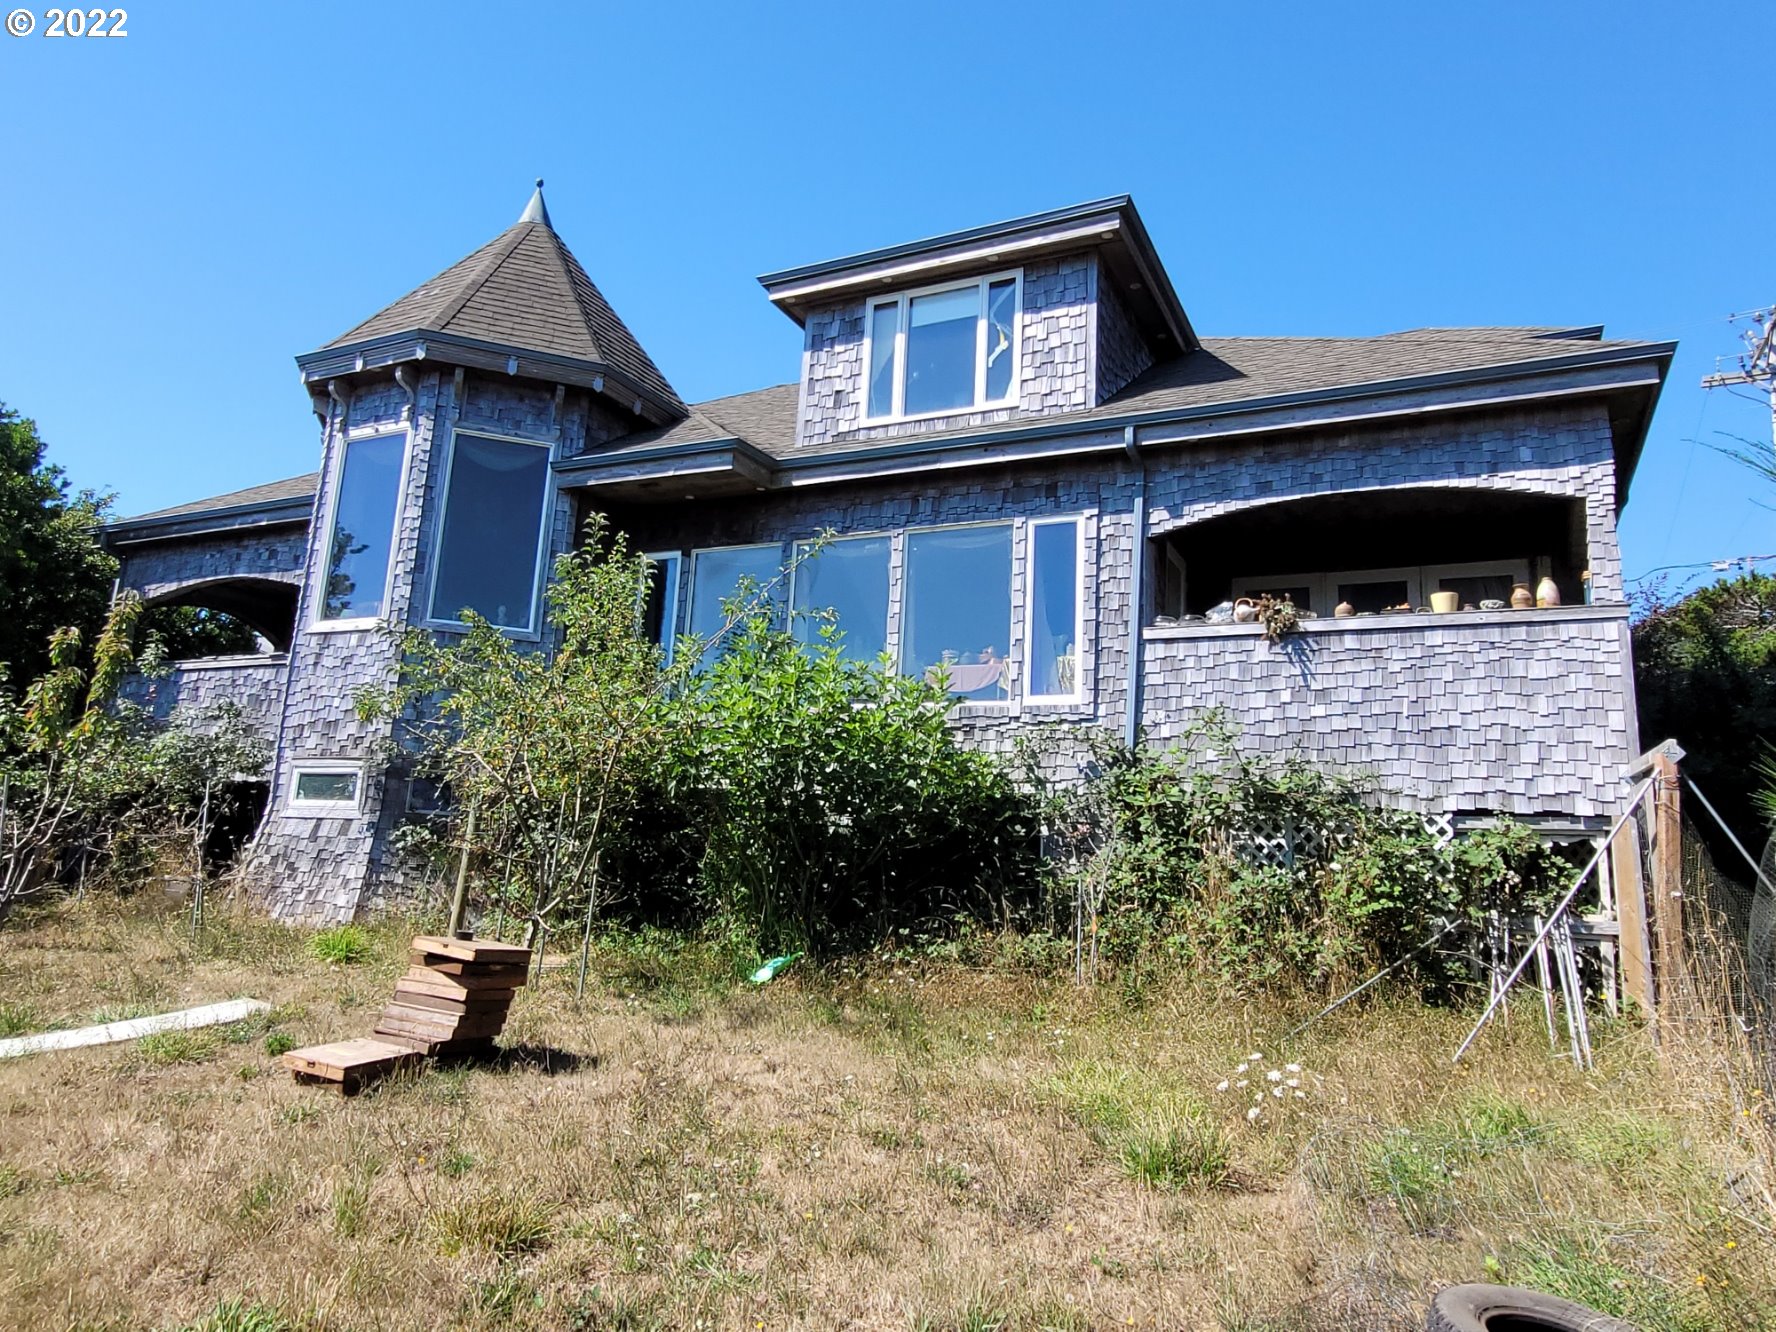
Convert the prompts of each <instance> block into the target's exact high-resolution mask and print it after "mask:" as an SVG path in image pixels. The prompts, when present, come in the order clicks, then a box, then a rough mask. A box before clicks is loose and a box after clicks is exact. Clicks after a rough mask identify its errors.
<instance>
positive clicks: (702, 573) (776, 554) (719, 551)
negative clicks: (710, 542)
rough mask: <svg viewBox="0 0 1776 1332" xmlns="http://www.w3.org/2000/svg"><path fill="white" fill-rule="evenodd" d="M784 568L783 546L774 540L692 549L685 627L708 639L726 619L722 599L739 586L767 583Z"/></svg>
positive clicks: (703, 638)
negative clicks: (755, 543) (689, 590)
mask: <svg viewBox="0 0 1776 1332" xmlns="http://www.w3.org/2000/svg"><path fill="white" fill-rule="evenodd" d="M782 572H783V547H782V545H781V544H779V543H778V542H775V541H771V542H763V543H760V544H758V545H752V546H710V547H707V548H705V549H703V550H693V551H692V552H691V604H690V605H689V607H687V608H686V611H685V625H686V629H685V631H686V632H687V633H690V634H694V635H695V636H696V637H697V638H699V639H702V640H704V641H707V640H709V639H712V638H714V637H715V635H717V634H718V633H720V632H721V630H722V627H723V625H724V624H725V623H726V620H727V611H726V610H725V608H724V605H723V603H725V602H728V601H730V600H732V599H733V598H734V596H735V595H737V594H738V593H739V592H740V590H741V588H742V586H743V585H746V584H751V585H753V586H755V587H758V588H763V587H766V586H768V585H769V584H770V583H771V582H772V581H773V580H774V579H775V578H776V577H777V576H778V575H779V574H781V573H782Z"/></svg>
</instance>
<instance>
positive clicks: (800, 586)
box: [790, 536, 889, 661]
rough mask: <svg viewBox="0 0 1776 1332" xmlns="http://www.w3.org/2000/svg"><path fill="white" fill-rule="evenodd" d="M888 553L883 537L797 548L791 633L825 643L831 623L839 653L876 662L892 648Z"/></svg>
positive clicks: (848, 539)
mask: <svg viewBox="0 0 1776 1332" xmlns="http://www.w3.org/2000/svg"><path fill="white" fill-rule="evenodd" d="M888 550H889V539H888V538H887V537H885V536H862V537H844V538H841V539H839V540H836V541H829V542H827V544H826V545H824V546H821V547H820V548H819V549H815V548H814V547H813V546H812V545H811V544H810V543H807V542H798V543H797V545H796V565H795V571H794V573H793V574H792V575H791V578H792V582H793V587H792V589H791V593H790V609H791V621H790V629H791V632H793V633H794V634H795V636H796V638H797V639H798V640H799V641H801V642H804V643H819V642H822V641H824V640H823V637H822V631H823V630H824V629H825V627H826V626H827V625H828V624H829V623H830V624H831V625H832V626H833V627H834V628H835V629H836V630H837V632H838V634H839V635H840V637H839V638H838V640H837V642H838V648H839V655H841V656H843V657H845V658H847V659H849V660H851V661H874V660H875V659H876V658H877V657H879V656H881V655H882V653H883V652H884V651H885V650H886V649H887V647H888Z"/></svg>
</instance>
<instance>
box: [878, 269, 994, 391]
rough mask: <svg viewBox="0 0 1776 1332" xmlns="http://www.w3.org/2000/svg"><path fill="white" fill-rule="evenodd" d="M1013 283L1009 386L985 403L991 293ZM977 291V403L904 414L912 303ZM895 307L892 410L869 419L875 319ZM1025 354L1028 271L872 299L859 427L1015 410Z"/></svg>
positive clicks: (950, 282) (975, 341) (975, 375)
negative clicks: (999, 284) (948, 293)
mask: <svg viewBox="0 0 1776 1332" xmlns="http://www.w3.org/2000/svg"><path fill="white" fill-rule="evenodd" d="M1005 281H1010V282H1011V283H1012V284H1013V287H1012V309H1011V348H1010V355H1011V387H1010V389H1009V390H1008V391H1007V393H1006V396H1005V397H1003V398H995V399H991V400H987V399H985V397H984V395H985V393H986V390H987V352H986V341H987V323H988V319H987V293H988V291H989V290H990V289H991V287H992V286H993V284H994V283H996V282H1005ZM969 287H974V288H975V289H976V291H977V293H978V294H979V296H980V309H979V311H978V312H977V313H976V315H975V323H974V402H973V403H972V404H970V405H969V406H966V407H943V408H940V409H938V410H937V411H934V412H908V411H907V410H906V350H907V333H908V327H907V320H908V318H909V317H910V313H911V310H912V303H913V300H914V299H915V298H917V297H920V296H937V295H940V294H942V293H943V292H946V291H964V290H966V289H967V288H969ZM884 305H893V306H896V307H897V308H898V313H897V315H896V317H895V324H894V353H893V360H892V370H891V372H890V375H891V384H892V388H891V392H890V395H889V400H890V407H889V413H888V415H886V416H871V415H870V414H869V410H870V364H871V360H872V357H873V356H874V345H875V315H876V310H877V308H878V307H880V306H884ZM1023 351H1024V270H1023V268H1022V267H1018V268H1008V269H1004V270H1002V271H1000V272H995V273H987V274H984V275H982V276H980V277H976V278H958V279H954V280H952V281H949V282H936V283H932V284H930V285H928V286H923V287H908V288H905V289H904V290H901V291H896V292H891V293H888V294H886V295H882V296H871V297H870V298H869V299H868V300H866V301H865V302H864V306H863V366H862V370H863V392H862V393H861V394H860V395H859V401H860V402H861V403H862V406H863V416H862V418H861V424H862V425H864V426H881V425H897V424H900V423H903V422H909V421H930V420H935V419H937V418H939V417H944V416H963V415H966V414H968V413H970V412H989V411H998V410H1000V409H1002V408H1006V407H1013V408H1015V407H1017V406H1018V405H1019V404H1020V401H1021V399H1022V395H1023V376H1022V374H1020V373H1019V370H1020V367H1021V366H1022V364H1023Z"/></svg>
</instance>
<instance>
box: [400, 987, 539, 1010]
mask: <svg viewBox="0 0 1776 1332" xmlns="http://www.w3.org/2000/svg"><path fill="white" fill-rule="evenodd" d="M395 1002H396V1003H398V1004H406V1005H408V1006H409V1007H411V1008H430V1009H433V1010H434V1011H436V1012H439V1013H501V1014H503V1013H507V1012H509V1011H510V1010H511V1007H512V992H511V991H510V990H470V991H468V992H467V993H466V995H465V996H463V997H460V998H459V997H457V996H454V995H448V996H447V995H441V994H433V993H432V992H431V991H430V990H422V989H419V988H418V987H416V986H413V985H409V984H408V983H407V982H406V981H398V982H396V984H395Z"/></svg>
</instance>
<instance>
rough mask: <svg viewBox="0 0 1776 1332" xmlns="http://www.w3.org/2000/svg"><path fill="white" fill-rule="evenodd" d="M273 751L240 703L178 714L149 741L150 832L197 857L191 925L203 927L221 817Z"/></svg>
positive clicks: (193, 868) (193, 866) (193, 867)
mask: <svg viewBox="0 0 1776 1332" xmlns="http://www.w3.org/2000/svg"><path fill="white" fill-rule="evenodd" d="M270 757H271V747H270V745H269V744H268V743H267V742H266V739H265V737H264V736H263V735H261V734H260V733H259V731H258V729H257V728H256V727H255V726H253V724H252V723H251V722H250V721H249V720H248V719H247V717H246V715H245V714H244V713H243V712H242V711H241V709H240V706H239V704H236V703H233V702H224V703H217V704H214V705H212V706H210V707H207V708H203V709H200V710H198V711H195V712H186V711H185V710H183V709H180V710H179V711H177V712H175V713H174V714H173V716H172V719H171V724H170V725H168V726H167V727H166V728H165V729H164V730H162V731H160V732H159V733H158V734H156V735H155V736H154V737H153V739H152V740H150V741H149V742H148V746H147V753H146V755H145V762H146V767H147V771H148V773H149V775H150V777H151V779H152V781H153V790H152V792H151V793H150V795H149V799H148V800H147V801H146V803H145V806H144V812H145V813H146V814H147V816H148V817H149V819H151V820H152V825H153V826H152V827H151V828H150V829H149V831H151V832H153V833H157V834H159V835H161V836H166V837H171V838H172V839H173V840H175V841H176V842H177V843H178V844H179V845H180V846H181V847H183V848H185V849H186V850H187V851H188V853H189V855H190V857H191V872H192V879H193V884H194V888H193V891H192V894H191V925H192V928H193V929H194V930H195V929H197V928H199V927H201V926H202V924H203V917H204V890H205V886H206V876H205V865H206V854H207V850H208V846H209V841H210V834H211V832H212V831H213V830H214V828H215V826H216V821H217V819H218V818H220V817H222V816H223V815H224V814H226V813H228V812H230V808H231V806H232V805H233V804H234V802H235V801H238V800H239V799H240V790H239V788H240V784H241V782H242V781H244V780H251V779H253V778H255V777H258V776H260V775H261V774H263V773H264V771H265V766H266V763H267V761H268V760H269V759H270Z"/></svg>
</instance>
